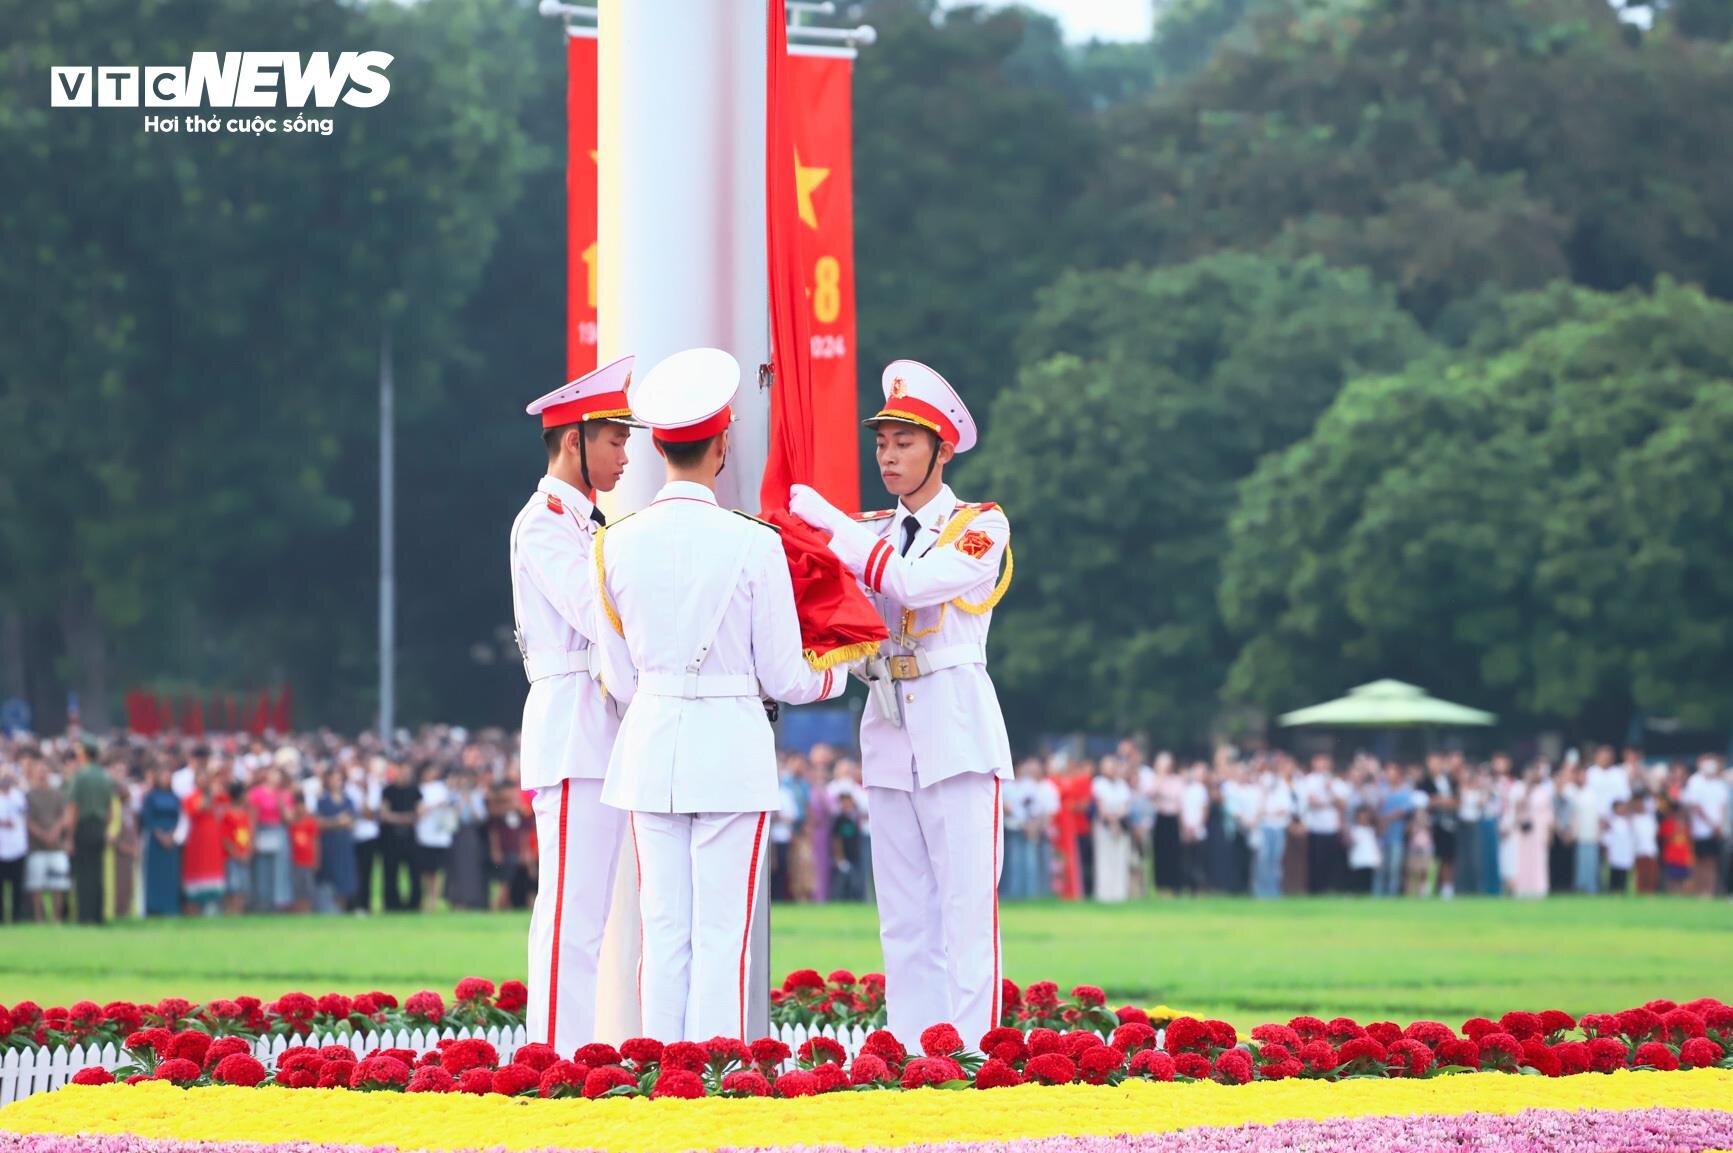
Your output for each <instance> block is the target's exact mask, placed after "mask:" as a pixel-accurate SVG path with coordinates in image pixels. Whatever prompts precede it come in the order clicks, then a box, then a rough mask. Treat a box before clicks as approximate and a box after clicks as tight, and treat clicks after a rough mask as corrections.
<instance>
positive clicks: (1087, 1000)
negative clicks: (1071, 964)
mask: <svg viewBox="0 0 1733 1153" xmlns="http://www.w3.org/2000/svg"><path fill="white" fill-rule="evenodd" d="M1071 999H1072V1000H1074V1001H1076V1002H1077V1003H1078V1004H1079V1005H1082V1006H1083V1007H1084V1008H1086V1009H1099V1008H1101V1006H1103V1005H1105V1004H1107V994H1106V993H1104V992H1102V991H1101V990H1100V989H1099V988H1097V987H1096V986H1094V985H1078V986H1077V987H1076V988H1074V989H1072V990H1071Z"/></svg>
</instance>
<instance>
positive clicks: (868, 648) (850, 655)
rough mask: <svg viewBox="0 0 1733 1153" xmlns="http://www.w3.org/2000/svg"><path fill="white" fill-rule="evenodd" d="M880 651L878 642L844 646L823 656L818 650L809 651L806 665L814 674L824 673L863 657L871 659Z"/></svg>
mask: <svg viewBox="0 0 1733 1153" xmlns="http://www.w3.org/2000/svg"><path fill="white" fill-rule="evenodd" d="M878 651H879V642H878V641H861V642H860V643H859V644H852V645H843V646H842V647H841V648H835V649H831V650H830V651H829V652H828V653H825V654H824V655H822V656H820V655H819V653H818V650H816V649H807V650H806V663H807V665H808V666H810V667H811V669H812V671H813V672H815V673H822V672H824V671H825V670H826V669H834V668H836V667H837V666H838V665H846V664H850V663H852V662H854V661H858V660H860V659H862V658H863V657H870V656H872V655H873V654H874V653H876V652H878Z"/></svg>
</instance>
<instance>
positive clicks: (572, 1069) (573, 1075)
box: [536, 1061, 590, 1097]
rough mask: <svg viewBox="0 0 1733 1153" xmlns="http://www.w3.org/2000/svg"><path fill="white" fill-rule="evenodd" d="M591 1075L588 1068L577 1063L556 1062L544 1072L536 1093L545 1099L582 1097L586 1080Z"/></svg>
mask: <svg viewBox="0 0 1733 1153" xmlns="http://www.w3.org/2000/svg"><path fill="white" fill-rule="evenodd" d="M589 1075H590V1070H589V1068H588V1066H585V1065H579V1064H578V1063H577V1062H575V1061H555V1062H554V1063H553V1064H552V1065H549V1066H548V1067H547V1068H546V1069H543V1070H542V1079H541V1082H540V1083H539V1084H538V1085H537V1086H536V1092H537V1093H538V1094H540V1095H541V1096H543V1097H581V1096H583V1093H584V1078H586V1077H588V1076H589Z"/></svg>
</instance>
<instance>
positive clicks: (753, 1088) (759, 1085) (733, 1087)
mask: <svg viewBox="0 0 1733 1153" xmlns="http://www.w3.org/2000/svg"><path fill="white" fill-rule="evenodd" d="M722 1091H723V1092H724V1093H739V1094H740V1095H742V1096H745V1097H768V1096H770V1082H769V1081H767V1080H766V1079H765V1077H764V1074H763V1073H760V1072H759V1071H758V1070H756V1069H736V1070H735V1071H734V1072H732V1073H730V1074H728V1076H726V1077H724V1078H722Z"/></svg>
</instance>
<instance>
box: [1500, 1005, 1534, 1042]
mask: <svg viewBox="0 0 1733 1153" xmlns="http://www.w3.org/2000/svg"><path fill="white" fill-rule="evenodd" d="M1498 1024H1499V1027H1500V1028H1501V1029H1503V1030H1504V1031H1505V1032H1506V1033H1509V1034H1510V1035H1511V1036H1512V1037H1515V1038H1516V1039H1517V1040H1518V1041H1526V1040H1528V1039H1529V1038H1530V1037H1538V1036H1540V1035H1541V1027H1540V1017H1539V1016H1538V1015H1537V1014H1534V1013H1521V1012H1510V1013H1506V1014H1505V1015H1504V1016H1502V1017H1500V1018H1499V1019H1498Z"/></svg>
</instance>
